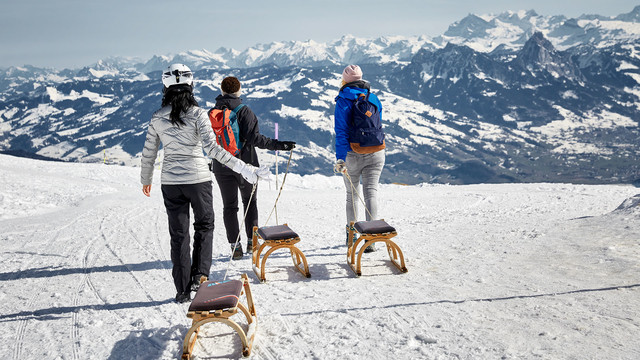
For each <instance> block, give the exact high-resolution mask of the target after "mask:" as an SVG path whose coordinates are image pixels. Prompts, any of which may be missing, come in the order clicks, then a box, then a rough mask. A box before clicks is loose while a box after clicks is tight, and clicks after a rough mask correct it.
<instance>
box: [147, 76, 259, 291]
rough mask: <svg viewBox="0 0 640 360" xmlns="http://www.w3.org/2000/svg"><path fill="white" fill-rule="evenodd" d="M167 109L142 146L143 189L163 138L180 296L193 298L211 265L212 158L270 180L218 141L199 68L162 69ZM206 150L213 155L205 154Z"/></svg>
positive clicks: (252, 180) (156, 116) (167, 201)
mask: <svg viewBox="0 0 640 360" xmlns="http://www.w3.org/2000/svg"><path fill="white" fill-rule="evenodd" d="M162 83H163V84H164V96H163V98H162V108H160V109H159V110H158V111H156V112H155V113H154V114H153V115H152V116H151V122H150V123H149V128H148V130H147V137H146V141H145V144H144V149H143V150H142V160H141V172H140V180H141V182H142V192H143V193H144V194H145V195H146V196H151V184H152V180H153V169H154V165H155V160H156V157H157V155H158V149H159V147H160V143H162V145H163V147H164V161H163V164H162V173H161V178H160V182H161V189H162V196H163V199H164V205H165V207H166V210H167V216H168V218H169V234H170V236H171V261H172V263H173V271H172V275H173V282H174V284H175V286H176V290H177V294H176V301H177V302H180V303H183V302H187V301H189V300H191V291H195V290H197V288H198V286H199V285H200V279H201V277H202V276H204V277H207V278H208V276H209V271H210V268H211V256H212V243H213V228H214V222H213V221H214V213H213V196H212V182H211V172H210V171H209V165H208V163H209V161H208V159H207V157H209V158H211V159H215V160H217V161H219V162H220V163H222V164H225V165H226V166H228V167H229V168H231V169H233V171H235V172H237V173H239V174H241V175H242V177H244V178H245V179H246V180H247V181H248V182H249V183H252V184H254V183H256V182H257V181H258V178H263V179H268V178H269V176H270V171H269V169H268V168H266V167H262V168H257V167H254V166H251V165H248V164H245V163H244V162H242V161H241V160H240V159H237V158H235V157H234V156H233V155H231V153H229V152H228V151H226V150H225V149H224V148H222V147H221V146H219V145H218V144H217V143H216V140H215V135H214V134H213V129H212V128H211V123H210V122H209V117H208V115H207V112H206V111H205V110H203V109H202V108H200V107H199V106H198V103H197V101H196V100H195V98H194V96H193V73H192V72H191V70H190V69H189V68H188V67H187V66H185V65H183V64H173V65H170V66H169V67H168V68H167V70H166V71H165V72H164V73H163V74H162ZM203 149H204V151H205V153H206V154H207V157H205V156H204V154H203ZM189 207H191V209H192V210H193V216H194V222H193V227H194V235H193V253H192V254H190V235H189V227H190V224H189V222H190V220H189Z"/></svg>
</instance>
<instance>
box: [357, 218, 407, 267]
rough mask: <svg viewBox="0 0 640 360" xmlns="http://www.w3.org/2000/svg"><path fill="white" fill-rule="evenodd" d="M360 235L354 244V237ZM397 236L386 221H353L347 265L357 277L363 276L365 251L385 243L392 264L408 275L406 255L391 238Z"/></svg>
mask: <svg viewBox="0 0 640 360" xmlns="http://www.w3.org/2000/svg"><path fill="white" fill-rule="evenodd" d="M358 234H359V235H360V236H359V237H358V239H357V240H356V241H355V242H354V241H353V239H354V235H358ZM396 235H398V233H397V232H396V229H395V228H394V227H393V226H391V225H389V224H387V222H386V221H384V219H383V220H371V221H359V222H357V223H355V224H354V222H353V221H351V222H350V223H349V235H348V236H349V237H348V239H349V244H348V245H347V263H348V264H349V267H350V268H351V270H353V272H355V273H356V275H357V276H360V275H362V270H361V260H362V254H364V250H365V249H366V248H367V247H369V245H371V244H373V243H376V242H383V243H385V245H386V247H387V253H389V258H390V259H391V263H392V264H393V265H395V267H397V268H398V269H399V270H400V271H402V272H403V273H406V272H407V271H408V270H407V268H406V266H405V265H404V255H403V254H402V250H400V247H399V246H398V245H397V244H396V243H395V242H393V241H392V240H391V238H392V237H394V236H396ZM360 245H362V246H360ZM358 246H360V248H358ZM398 261H399V262H398Z"/></svg>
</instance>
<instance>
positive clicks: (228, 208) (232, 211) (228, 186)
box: [215, 172, 258, 244]
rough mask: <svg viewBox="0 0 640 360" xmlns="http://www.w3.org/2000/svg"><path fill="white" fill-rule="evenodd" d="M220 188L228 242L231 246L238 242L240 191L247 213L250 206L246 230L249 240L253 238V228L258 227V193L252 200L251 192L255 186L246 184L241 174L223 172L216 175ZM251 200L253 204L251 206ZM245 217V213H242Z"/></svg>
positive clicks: (245, 224) (245, 222)
mask: <svg viewBox="0 0 640 360" xmlns="http://www.w3.org/2000/svg"><path fill="white" fill-rule="evenodd" d="M215 177H216V181H217V182H218V187H219V188H220V195H221V196H222V206H223V211H222V217H223V219H224V228H225V230H226V232H227V241H229V243H230V244H233V243H235V242H236V238H237V237H238V233H239V232H240V229H239V225H238V190H240V195H241V196H242V205H243V206H244V209H245V211H247V210H246V209H247V206H249V211H248V212H247V218H246V219H245V221H244V228H245V232H246V234H247V240H249V239H251V237H252V236H253V227H254V226H258V198H257V194H258V191H257V189H256V192H255V193H254V194H253V198H251V191H252V190H253V185H252V184H250V183H248V182H246V181H245V180H244V179H243V178H242V176H241V175H240V174H236V173H231V172H221V173H216V174H215ZM249 198H251V203H250V204H249ZM242 216H244V212H243V213H242Z"/></svg>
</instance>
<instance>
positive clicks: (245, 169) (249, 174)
mask: <svg viewBox="0 0 640 360" xmlns="http://www.w3.org/2000/svg"><path fill="white" fill-rule="evenodd" d="M234 159H235V160H236V163H235V164H233V167H232V168H231V170H233V171H235V172H237V173H238V174H240V175H242V177H243V178H244V179H245V180H246V181H247V182H248V183H250V184H255V183H256V182H257V181H258V175H256V170H258V168H257V167H255V166H251V165H249V164H247V163H245V162H243V161H241V160H238V159H236V158H234Z"/></svg>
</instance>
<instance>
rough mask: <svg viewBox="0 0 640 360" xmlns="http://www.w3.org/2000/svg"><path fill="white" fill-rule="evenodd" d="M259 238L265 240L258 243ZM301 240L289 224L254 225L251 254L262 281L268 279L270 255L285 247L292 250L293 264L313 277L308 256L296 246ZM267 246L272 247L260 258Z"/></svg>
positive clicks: (307, 275) (306, 274) (303, 273)
mask: <svg viewBox="0 0 640 360" xmlns="http://www.w3.org/2000/svg"><path fill="white" fill-rule="evenodd" d="M259 239H261V240H262V241H263V242H262V243H261V244H260V243H258V240H259ZM299 241H300V237H299V236H298V234H296V232H295V231H293V230H291V229H290V228H289V226H288V225H287V224H284V225H276V226H265V227H261V228H258V227H257V226H254V227H253V239H252V242H253V254H252V255H251V262H252V264H253V271H254V272H255V273H256V276H258V278H259V279H260V281H261V282H265V281H266V280H267V279H266V277H265V265H266V263H267V258H268V257H269V255H271V254H272V253H273V252H274V251H276V250H278V249H285V248H286V249H289V251H290V252H291V259H292V260H293V265H294V266H295V267H296V269H298V271H300V273H302V275H304V276H306V277H308V278H309V277H311V273H310V272H309V265H308V264H307V258H306V257H305V256H304V254H303V253H302V251H300V249H298V248H297V247H296V243H298V242H299ZM267 247H270V249H269V250H267V252H266V253H265V254H264V257H263V258H262V259H260V255H261V254H262V251H263V250H264V249H265V248H267Z"/></svg>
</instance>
